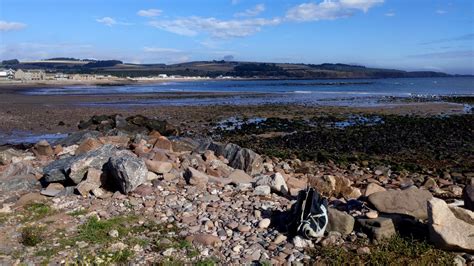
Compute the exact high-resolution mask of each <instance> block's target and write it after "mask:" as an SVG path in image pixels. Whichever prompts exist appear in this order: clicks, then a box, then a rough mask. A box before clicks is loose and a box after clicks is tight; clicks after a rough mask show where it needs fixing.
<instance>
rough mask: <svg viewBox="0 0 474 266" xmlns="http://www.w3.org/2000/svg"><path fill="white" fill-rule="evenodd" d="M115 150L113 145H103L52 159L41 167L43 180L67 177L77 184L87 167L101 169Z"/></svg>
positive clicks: (57, 179)
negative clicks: (82, 152) (91, 149)
mask: <svg viewBox="0 0 474 266" xmlns="http://www.w3.org/2000/svg"><path fill="white" fill-rule="evenodd" d="M117 152H118V150H117V149H116V148H115V147H114V146H113V145H104V146H102V147H100V148H99V149H97V150H94V151H90V152H87V153H84V154H81V155H77V156H72V157H67V158H63V159H60V160H56V161H53V162H52V163H50V164H49V165H47V166H46V167H44V168H43V173H44V180H45V181H46V182H47V183H51V182H60V181H66V180H68V179H69V180H71V181H73V182H74V183H75V184H79V183H80V182H81V181H82V179H83V178H84V176H85V174H86V173H87V171H88V170H89V168H95V169H103V167H104V165H105V164H106V163H107V162H108V161H109V159H110V157H112V156H113V155H114V154H116V153H117Z"/></svg>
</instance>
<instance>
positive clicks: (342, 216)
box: [326, 208, 355, 235]
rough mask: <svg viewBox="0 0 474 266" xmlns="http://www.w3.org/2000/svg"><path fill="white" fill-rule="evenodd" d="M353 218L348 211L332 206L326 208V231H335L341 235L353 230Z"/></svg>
mask: <svg viewBox="0 0 474 266" xmlns="http://www.w3.org/2000/svg"><path fill="white" fill-rule="evenodd" d="M354 223H355V219H354V217H352V216H351V215H349V214H348V213H345V212H342V211H339V210H337V209H334V208H329V209H328V225H327V227H326V231H327V232H331V231H336V232H339V233H341V234H343V235H348V234H350V233H352V231H353V230H354Z"/></svg>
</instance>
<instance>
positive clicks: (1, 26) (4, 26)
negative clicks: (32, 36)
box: [0, 20, 26, 31]
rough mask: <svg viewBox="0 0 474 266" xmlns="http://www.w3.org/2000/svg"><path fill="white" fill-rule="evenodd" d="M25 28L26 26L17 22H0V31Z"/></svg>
mask: <svg viewBox="0 0 474 266" xmlns="http://www.w3.org/2000/svg"><path fill="white" fill-rule="evenodd" d="M25 27H26V24H23V23H19V22H8V21H3V20H0V31H13V30H21V29H23V28H25Z"/></svg>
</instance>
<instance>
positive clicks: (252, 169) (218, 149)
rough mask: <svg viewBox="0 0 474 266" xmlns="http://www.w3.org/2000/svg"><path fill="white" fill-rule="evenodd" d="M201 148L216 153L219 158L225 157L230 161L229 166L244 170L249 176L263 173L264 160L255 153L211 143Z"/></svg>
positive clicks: (232, 146) (232, 145) (229, 145)
mask: <svg viewBox="0 0 474 266" xmlns="http://www.w3.org/2000/svg"><path fill="white" fill-rule="evenodd" d="M200 148H201V149H202V148H204V149H205V150H211V151H214V153H215V154H216V155H217V156H221V155H222V156H224V157H225V158H226V159H227V160H229V166H231V167H233V168H235V169H241V170H244V171H245V172H246V173H247V174H249V175H256V174H260V173H261V172H262V171H263V158H262V157H261V156H260V155H258V154H257V153H255V152H254V151H252V150H249V149H246V148H242V147H240V146H238V145H236V144H233V143H229V144H222V143H218V142H210V143H207V144H206V145H205V146H204V147H203V146H202V147H200Z"/></svg>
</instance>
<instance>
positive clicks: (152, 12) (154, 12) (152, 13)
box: [137, 9, 163, 17]
mask: <svg viewBox="0 0 474 266" xmlns="http://www.w3.org/2000/svg"><path fill="white" fill-rule="evenodd" d="M162 12H163V11H162V10H160V9H146V10H140V11H138V12H137V15H139V16H141V17H157V16H159V15H161V13H162Z"/></svg>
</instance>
